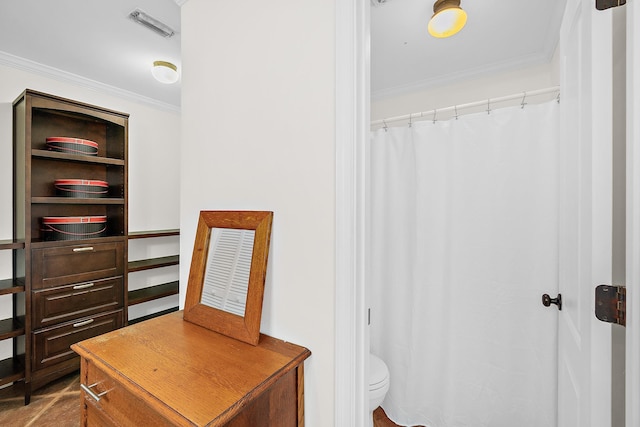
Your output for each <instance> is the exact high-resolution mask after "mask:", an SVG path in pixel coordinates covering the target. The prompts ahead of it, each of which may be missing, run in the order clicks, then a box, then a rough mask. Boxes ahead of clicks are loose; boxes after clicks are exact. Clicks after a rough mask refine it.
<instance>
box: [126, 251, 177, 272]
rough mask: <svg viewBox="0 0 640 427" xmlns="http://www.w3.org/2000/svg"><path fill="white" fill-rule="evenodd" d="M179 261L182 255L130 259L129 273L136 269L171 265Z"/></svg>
mask: <svg viewBox="0 0 640 427" xmlns="http://www.w3.org/2000/svg"><path fill="white" fill-rule="evenodd" d="M179 263H180V255H169V256H163V257H159V258H149V259H141V260H138V261H129V273H133V272H134V271H143V270H151V269H152V268H160V267H169V266H170V265H178V264H179Z"/></svg>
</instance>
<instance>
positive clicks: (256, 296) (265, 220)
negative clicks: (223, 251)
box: [183, 211, 273, 345]
mask: <svg viewBox="0 0 640 427" xmlns="http://www.w3.org/2000/svg"><path fill="white" fill-rule="evenodd" d="M272 222H273V212H269V211H201V212H200V216H199V219H198V226H197V229H196V237H195V243H194V246H193V257H192V259H191V268H190V271H189V281H188V283H187V294H186V299H185V305H184V315H183V317H184V320H185V321H188V322H191V323H195V324H197V325H200V326H202V327H205V328H207V329H210V330H213V331H216V332H219V333H221V334H224V335H226V336H229V337H232V338H235V339H237V340H240V341H243V342H246V343H249V344H252V345H257V344H258V341H259V340H260V321H261V318H262V300H263V297H264V283H265V279H266V273H267V260H268V256H269V243H270V239H271V224H272ZM214 228H222V229H239V230H254V231H255V236H254V241H253V252H252V256H251V268H250V272H249V281H248V289H247V297H246V305H245V309H244V316H239V315H237V314H233V313H230V312H227V311H225V310H222V309H219V308H214V307H211V306H208V305H205V304H203V303H202V302H201V301H202V291H203V287H204V281H205V275H206V273H207V259H208V256H209V247H210V242H211V235H212V229H214ZM212 256H215V253H214V254H212Z"/></svg>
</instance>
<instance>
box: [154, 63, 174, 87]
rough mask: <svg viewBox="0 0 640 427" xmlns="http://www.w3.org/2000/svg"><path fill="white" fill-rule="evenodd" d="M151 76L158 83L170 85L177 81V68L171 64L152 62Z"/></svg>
mask: <svg viewBox="0 0 640 427" xmlns="http://www.w3.org/2000/svg"><path fill="white" fill-rule="evenodd" d="M151 74H153V77H154V78H155V79H156V80H157V81H159V82H160V83H165V84H172V83H175V82H177V81H178V77H179V75H178V67H176V66H175V65H173V64H172V63H171V62H166V61H154V62H153V68H151Z"/></svg>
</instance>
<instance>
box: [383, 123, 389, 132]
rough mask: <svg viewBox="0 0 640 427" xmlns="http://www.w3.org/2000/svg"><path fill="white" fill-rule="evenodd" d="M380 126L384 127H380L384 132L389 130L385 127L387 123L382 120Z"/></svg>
mask: <svg viewBox="0 0 640 427" xmlns="http://www.w3.org/2000/svg"><path fill="white" fill-rule="evenodd" d="M382 124H383V125H384V126H382V129H384V131H385V132H386V131H387V130H388V129H389V128H388V126H387V122H386V121H384V120H382Z"/></svg>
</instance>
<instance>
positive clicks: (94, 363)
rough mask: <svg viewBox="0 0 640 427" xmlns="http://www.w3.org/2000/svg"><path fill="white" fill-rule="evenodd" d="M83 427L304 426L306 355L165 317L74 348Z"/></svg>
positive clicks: (281, 344) (275, 342) (270, 341)
mask: <svg viewBox="0 0 640 427" xmlns="http://www.w3.org/2000/svg"><path fill="white" fill-rule="evenodd" d="M72 349H73V350H74V351H76V352H77V353H78V354H79V355H80V356H81V358H82V360H81V376H80V383H81V388H82V390H83V391H82V393H81V399H82V423H81V424H82V425H83V426H96V425H98V426H102V425H104V426H140V425H153V426H247V427H249V426H251V427H258V426H278V427H285V426H304V360H305V359H306V358H307V357H309V356H310V355H311V352H310V351H309V350H307V349H306V348H304V347H301V346H298V345H295V344H291V343H288V342H285V341H282V340H279V339H276V338H272V337H270V336H267V335H261V336H260V341H259V344H258V345H257V346H253V345H250V344H246V343H243V342H241V341H238V340H235V339H233V338H229V337H227V336H225V335H222V334H219V333H217V332H213V331H211V330H208V329H205V328H203V327H200V326H197V325H195V324H192V323H189V322H186V321H184V320H183V318H182V311H179V312H175V313H171V314H167V315H164V316H160V317H157V318H155V319H151V320H148V321H145V322H141V323H138V324H135V325H132V326H128V327H126V328H123V329H119V330H116V331H113V332H109V333H107V334H104V335H101V336H98V337H95V338H91V339H88V340H85V341H82V342H79V343H77V344H75V345H73V346H72Z"/></svg>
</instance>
